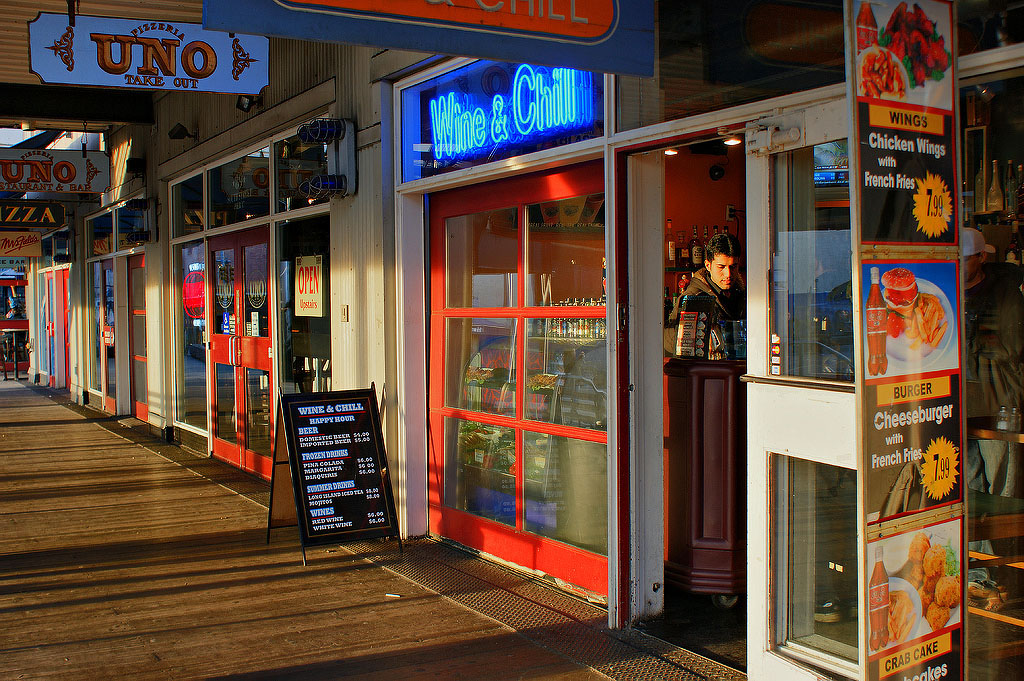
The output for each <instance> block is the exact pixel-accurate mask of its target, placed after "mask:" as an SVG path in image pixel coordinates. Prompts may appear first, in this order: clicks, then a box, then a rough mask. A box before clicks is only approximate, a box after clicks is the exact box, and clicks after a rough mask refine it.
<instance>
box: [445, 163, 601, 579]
mask: <svg viewBox="0 0 1024 681" xmlns="http://www.w3.org/2000/svg"><path fill="white" fill-rule="evenodd" d="M603 191H604V168H603V164H602V163H601V162H600V161H596V162H590V163H585V164H580V165H578V166H572V167H569V168H561V169H558V170H556V171H552V172H544V173H535V174H531V175H524V176H520V177H515V178H510V179H506V180H500V181H498V182H491V183H486V184H481V185H474V186H472V187H467V188H463V189H454V190H450V191H445V192H441V193H438V194H434V195H431V196H430V199H429V207H430V210H429V215H430V217H429V220H430V242H431V243H430V246H431V263H432V266H431V279H430V299H431V300H430V302H431V307H430V309H431V317H430V348H429V358H430V359H429V363H430V375H429V389H428V404H429V412H430V413H429V417H428V419H429V423H428V427H429V429H430V438H429V442H430V445H429V456H428V480H429V486H428V504H429V527H430V531H431V532H432V533H434V534H438V535H441V536H444V537H448V538H450V539H454V540H455V541H458V542H460V543H463V544H466V545H468V546H472V547H473V548H476V549H479V550H481V551H484V552H486V553H490V554H492V555H495V556H498V557H500V558H502V559H505V560H509V561H511V562H513V563H516V564H518V565H521V566H524V567H527V568H530V569H536V570H541V571H542V572H544V573H547V574H550V575H553V576H556V577H559V578H561V579H564V580H565V581H567V582H569V583H571V584H575V585H577V586H581V587H584V588H586V589H589V590H591V591H594V592H597V593H600V594H607V593H608V559H607V558H606V557H605V556H600V555H598V554H595V553H592V552H590V551H586V550H583V549H579V548H576V547H574V546H570V545H568V544H564V543H562V542H559V541H557V540H553V539H548V538H545V537H542V536H539V535H536V534H532V533H529V532H527V531H526V530H525V529H524V528H523V509H522V506H521V504H520V503H517V504H516V507H517V513H516V526H515V527H514V528H513V527H510V526H508V525H504V524H502V523H499V522H496V521H492V520H488V519H485V518H481V517H479V516H476V515H473V514H470V513H467V512H464V511H460V510H456V509H454V508H450V507H446V506H444V505H443V492H442V490H443V489H444V451H443V447H444V435H443V433H444V421H445V418H446V417H456V418H460V417H461V418H470V419H472V420H474V421H478V422H481V423H489V424H493V425H501V426H511V427H518V428H522V427H525V428H528V429H529V430H531V431H539V432H545V433H550V434H553V435H565V436H571V437H573V438H578V439H582V440H587V441H591V442H601V443H607V433H605V432H601V431H592V430H591V431H588V430H585V429H582V428H575V427H570V426H561V425H553V424H540V423H538V422H535V421H527V420H525V419H523V414H522V410H523V394H524V393H523V391H524V390H525V385H524V382H523V381H517V386H516V390H517V394H518V398H517V400H516V404H517V407H516V410H517V416H516V418H510V417H503V416H495V415H490V414H484V413H481V412H470V411H466V410H460V409H455V408H451V407H446V406H444V377H445V366H444V364H445V352H444V325H445V320H446V319H448V318H455V317H462V318H466V317H489V316H492V317H505V318H508V317H511V318H514V319H518V320H519V324H520V328H523V324H524V320H525V319H526V318H527V317H529V318H538V317H545V316H550V317H564V316H574V317H575V316H579V317H600V318H603V317H604V316H605V313H604V310H603V308H595V307H576V308H574V307H570V308H565V307H518V306H517V307H515V308H500V309H490V308H471V309H458V310H446V308H445V290H444V286H445V284H444V274H445V268H444V246H445V239H444V221H445V219H446V218H448V217H452V216H457V215H467V214H471V213H476V212H481V211H484V210H491V209H498V208H506V207H511V206H516V207H517V208H519V212H518V216H519V220H520V223H519V224H520V227H521V226H522V224H523V220H522V214H523V207H525V205H526V204H532V203H537V202H538V201H553V200H559V199H565V198H570V197H574V196H581V195H584V194H593V193H598V192H603ZM520 243H521V242H520ZM522 251H523V249H522V248H520V249H519V253H518V276H517V281H518V286H519V292H518V295H519V300H524V288H525V277H524V276H523V273H524V271H525V262H524V253H523V252H522ZM522 336H523V334H522V333H520V334H518V338H517V349H516V362H517V363H518V364H519V365H520V366H523V365H524V359H525V358H524V352H525V351H524V341H523V340H522ZM609 403H611V400H610V401H609ZM521 440H522V438H521V436H517V451H519V452H520V456H521V446H522V445H521ZM520 461H521V459H520ZM515 476H516V480H515V486H516V499H517V502H518V501H521V500H522V499H523V491H524V490H523V486H524V484H525V483H524V472H523V466H521V465H517V466H516V470H515ZM609 522H612V519H611V518H609ZM609 550H610V552H611V553H612V555H614V552H615V549H614V547H609Z"/></svg>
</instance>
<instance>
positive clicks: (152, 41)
mask: <svg viewBox="0 0 1024 681" xmlns="http://www.w3.org/2000/svg"><path fill="white" fill-rule="evenodd" d="M28 26H29V60H30V63H31V66H30V69H31V71H32V72H33V73H35V74H36V75H37V76H39V78H40V80H42V82H44V83H66V84H70V85H97V86H105V87H117V88H141V89H146V90H192V91H194V92H220V93H227V94H257V93H259V91H260V90H262V89H263V88H264V87H266V85H267V82H268V79H269V69H268V68H267V66H268V58H269V54H270V41H269V40H268V39H267V38H265V37H260V36H251V35H243V34H240V33H239V34H235V33H230V34H229V33H221V32H219V31H207V30H205V29H204V28H203V27H202V26H201V25H200V24H183V23H175V22H169V21H158V20H140V19H115V18H111V17H91V16H78V17H76V22H75V25H74V26H69V25H68V21H67V15H66V14H53V13H49V12H43V13H40V14H39V15H38V16H36V18H35V19H33V20H32V21H30V22H28Z"/></svg>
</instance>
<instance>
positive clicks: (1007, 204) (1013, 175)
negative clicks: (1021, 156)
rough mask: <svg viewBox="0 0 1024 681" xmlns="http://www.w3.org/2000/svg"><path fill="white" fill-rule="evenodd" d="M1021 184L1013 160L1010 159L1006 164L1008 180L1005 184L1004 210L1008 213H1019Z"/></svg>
mask: <svg viewBox="0 0 1024 681" xmlns="http://www.w3.org/2000/svg"><path fill="white" fill-rule="evenodd" d="M1019 182H1020V180H1019V179H1018V178H1017V172H1016V168H1014V165H1013V159H1010V160H1009V161H1007V163H1006V180H1005V181H1004V182H1003V189H1004V191H1003V210H1004V211H1006V212H1007V213H1010V214H1014V213H1016V212H1017V184H1018V183H1019Z"/></svg>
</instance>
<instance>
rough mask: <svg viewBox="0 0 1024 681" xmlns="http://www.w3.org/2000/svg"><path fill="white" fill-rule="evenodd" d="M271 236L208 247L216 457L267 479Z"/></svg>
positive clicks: (231, 238)
mask: <svg viewBox="0 0 1024 681" xmlns="http://www.w3.org/2000/svg"><path fill="white" fill-rule="evenodd" d="M268 238H269V231H268V228H267V227H256V228H253V229H249V230H245V231H242V232H237V233H232V234H228V235H224V236H219V237H216V238H213V239H210V241H209V262H210V264H211V270H212V272H211V274H212V276H211V277H209V281H210V289H209V295H210V304H209V309H210V311H211V320H210V360H211V363H210V367H211V368H210V382H211V385H212V386H213V387H214V390H213V396H212V397H213V399H212V410H213V419H212V424H213V433H212V441H213V455H214V456H216V457H217V458H219V459H222V460H224V461H226V462H228V463H230V464H233V465H235V466H238V467H240V468H242V469H243V470H246V471H249V472H252V473H256V474H258V475H260V476H263V477H266V478H269V477H270V458H269V457H270V452H271V450H270V446H271V441H270V433H271V427H270V424H271V411H272V409H271V407H272V404H271V403H272V400H271V395H270V385H271V371H272V368H271V367H272V364H273V360H272V357H271V340H270V339H271V329H270V323H271V315H270V312H269V289H270V286H269V281H270V280H269V257H270V255H269V249H268Z"/></svg>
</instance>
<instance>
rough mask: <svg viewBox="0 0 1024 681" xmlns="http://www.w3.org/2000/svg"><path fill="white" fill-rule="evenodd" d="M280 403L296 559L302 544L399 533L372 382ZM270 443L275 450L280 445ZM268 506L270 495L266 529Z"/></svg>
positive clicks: (282, 399)
mask: <svg viewBox="0 0 1024 681" xmlns="http://www.w3.org/2000/svg"><path fill="white" fill-rule="evenodd" d="M280 405H281V406H280V411H279V412H278V413H279V416H283V426H284V435H285V438H284V439H285V440H286V444H287V449H288V451H287V453H288V463H289V467H290V471H291V479H292V488H293V491H294V497H295V512H296V515H297V520H298V525H299V537H300V539H301V542H302V548H303V563H305V547H306V546H311V545H317V544H331V543H341V542H346V541H358V540H361V539H370V538H374V537H391V536H394V537H398V536H399V533H398V517H397V514H396V513H395V500H394V495H393V493H392V489H391V478H390V476H389V475H388V469H387V457H386V455H385V452H384V437H383V434H382V431H381V423H380V412H379V411H378V408H377V395H376V391H375V390H374V388H373V386H371V387H370V388H366V389H360V390H342V391H335V392H327V393H306V394H298V395H281V396H280ZM278 432H280V430H279V431H278ZM275 445H276V446H275V449H277V450H278V451H279V448H280V446H281V443H280V442H276V443H275ZM274 458H275V464H276V463H283V461H280V457H278V456H275V457H274ZM274 469H275V477H276V469H277V465H275V466H274ZM271 486H272V490H273V489H275V488H276V484H275V483H274V482H272V483H271ZM271 494H272V496H273V491H272V493H271ZM274 505H275V504H274V500H273V499H271V508H270V523H268V525H271V526H272V525H273V518H274V516H275V511H274ZM399 542H401V539H399Z"/></svg>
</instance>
